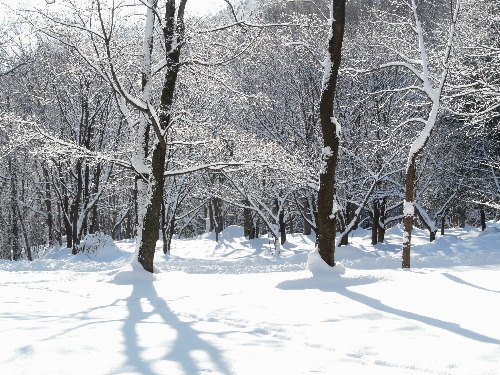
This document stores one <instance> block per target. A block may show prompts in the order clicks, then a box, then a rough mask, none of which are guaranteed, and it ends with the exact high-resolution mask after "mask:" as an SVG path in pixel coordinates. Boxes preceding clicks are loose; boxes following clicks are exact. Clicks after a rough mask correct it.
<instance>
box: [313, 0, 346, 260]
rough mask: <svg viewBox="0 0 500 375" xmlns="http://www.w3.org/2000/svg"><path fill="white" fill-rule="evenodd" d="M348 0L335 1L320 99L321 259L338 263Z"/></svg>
mask: <svg viewBox="0 0 500 375" xmlns="http://www.w3.org/2000/svg"><path fill="white" fill-rule="evenodd" d="M345 4H346V0H332V2H331V10H332V14H331V22H332V24H331V30H330V40H329V41H328V58H327V60H328V61H329V64H325V72H324V78H325V79H324V82H323V88H322V92H321V100H320V123H321V130H322V135H323V154H322V159H323V160H322V163H323V166H322V171H321V174H320V180H319V191H318V220H317V226H318V228H317V229H318V232H317V235H318V236H317V239H316V244H317V247H318V251H319V254H320V256H321V258H322V259H323V260H324V261H325V262H326V263H327V264H328V265H330V266H332V267H333V266H335V234H336V232H337V227H336V221H337V219H336V212H333V208H334V201H335V199H336V197H335V195H336V188H335V175H336V170H337V160H338V153H339V141H340V140H339V134H338V133H339V130H340V129H337V125H336V121H335V120H334V117H333V116H334V99H335V91H336V87H337V77H338V71H339V67H340V61H341V57H342V41H343V38H344V25H345Z"/></svg>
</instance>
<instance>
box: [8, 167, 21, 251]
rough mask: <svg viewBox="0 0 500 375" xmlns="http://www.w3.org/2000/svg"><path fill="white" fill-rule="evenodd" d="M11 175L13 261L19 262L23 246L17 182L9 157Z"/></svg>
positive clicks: (11, 242) (11, 243)
mask: <svg viewBox="0 0 500 375" xmlns="http://www.w3.org/2000/svg"><path fill="white" fill-rule="evenodd" d="M8 163H9V174H10V200H11V207H10V209H11V223H12V237H11V241H10V245H11V259H12V260H19V259H20V258H21V244H20V243H19V224H18V220H19V217H18V211H17V181H16V176H15V174H14V169H13V168H12V159H11V158H10V157H9V161H8Z"/></svg>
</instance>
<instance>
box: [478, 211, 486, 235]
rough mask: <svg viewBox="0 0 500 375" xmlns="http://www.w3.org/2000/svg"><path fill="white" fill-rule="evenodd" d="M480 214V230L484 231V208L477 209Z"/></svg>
mask: <svg viewBox="0 0 500 375" xmlns="http://www.w3.org/2000/svg"><path fill="white" fill-rule="evenodd" d="M479 213H480V216H481V230H482V231H484V230H485V229H486V214H485V213H484V208H481V209H480V210H479Z"/></svg>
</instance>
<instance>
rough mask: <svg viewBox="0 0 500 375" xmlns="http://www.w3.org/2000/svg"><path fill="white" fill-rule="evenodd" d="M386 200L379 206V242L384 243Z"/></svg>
mask: <svg viewBox="0 0 500 375" xmlns="http://www.w3.org/2000/svg"><path fill="white" fill-rule="evenodd" d="M385 204H386V200H385V198H384V199H382V200H381V201H380V204H379V212H380V214H379V220H378V242H379V243H382V242H384V240H385Z"/></svg>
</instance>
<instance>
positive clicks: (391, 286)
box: [0, 222, 500, 375]
mask: <svg viewBox="0 0 500 375" xmlns="http://www.w3.org/2000/svg"><path fill="white" fill-rule="evenodd" d="M427 236H428V234H427V233H426V232H425V231H419V230H416V231H415V234H414V239H415V243H416V246H415V247H414V250H413V254H412V266H413V268H412V270H411V271H408V270H407V271H403V270H401V269H400V265H401V253H400V243H401V228H399V227H395V228H393V229H391V230H389V231H388V233H387V241H386V243H385V244H379V245H377V246H375V247H374V246H372V245H371V244H370V236H369V232H368V231H364V230H358V231H357V232H356V233H355V234H354V236H353V237H352V238H351V245H349V246H346V247H342V248H341V249H339V250H338V252H337V259H338V260H339V263H340V264H339V266H338V267H336V268H335V269H334V270H333V271H331V270H327V271H326V272H325V271H321V270H319V271H318V272H315V273H314V275H313V274H312V273H311V272H310V271H309V270H308V268H307V260H308V254H309V253H310V252H311V251H312V250H313V248H314V244H313V241H312V240H311V239H310V238H308V237H305V236H302V235H294V236H289V243H288V244H286V245H285V246H284V249H283V253H282V257H281V259H280V260H278V261H276V260H274V259H273V256H272V252H271V248H272V246H271V243H270V241H269V239H267V238H265V239H257V240H253V241H248V240H245V239H244V238H242V230H241V228H237V227H230V228H227V229H226V230H225V232H224V233H223V235H222V238H221V241H220V242H219V243H215V241H214V239H213V237H211V236H210V235H206V236H201V237H199V238H196V239H190V240H174V242H173V249H172V255H171V256H169V257H166V256H164V255H163V253H162V252H161V244H160V243H159V244H158V245H159V246H158V253H157V255H156V259H155V261H156V265H157V266H158V268H159V269H160V270H161V271H162V272H160V273H158V274H155V275H148V274H146V273H144V272H138V271H137V270H134V269H133V268H132V266H131V265H130V260H131V258H132V253H133V247H134V244H133V243H132V242H121V243H118V244H117V245H118V247H115V246H114V245H113V244H112V243H106V244H105V246H104V247H102V248H99V249H98V250H97V252H96V253H90V254H79V255H77V256H71V255H70V254H69V251H68V250H60V251H57V252H51V253H49V254H45V256H44V257H43V258H42V259H39V260H36V261H34V262H31V263H30V262H27V261H23V262H9V261H1V262H0V306H1V307H0V343H1V347H2V349H1V350H0V353H1V354H0V374H9V375H10V374H33V373H35V374H51V375H52V374H92V375H94V374H146V375H147V374H169V375H176V374H237V375H245V374H248V375H256V374H262V375H267V374H288V375H290V374H343V375H345V374H356V375H357V374H370V375H372V374H384V375H389V374H397V375H400V374H464V375H471V374H481V375H484V374H500V323H499V321H500V222H499V223H494V222H489V223H488V229H487V230H486V231H485V232H480V231H478V230H477V229H475V228H471V227H469V228H465V229H456V230H450V231H448V232H447V234H446V235H445V236H444V237H441V236H439V235H438V238H437V241H436V242H434V243H428V242H427ZM314 260H315V258H314V253H313V254H312V255H311V257H310V260H309V263H310V265H311V268H312V269H313V270H315V269H317V267H316V268H314V267H313V266H314V264H315V263H314ZM320 268H321V267H320Z"/></svg>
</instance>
